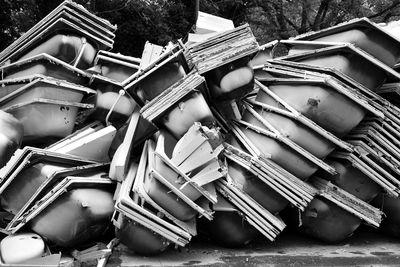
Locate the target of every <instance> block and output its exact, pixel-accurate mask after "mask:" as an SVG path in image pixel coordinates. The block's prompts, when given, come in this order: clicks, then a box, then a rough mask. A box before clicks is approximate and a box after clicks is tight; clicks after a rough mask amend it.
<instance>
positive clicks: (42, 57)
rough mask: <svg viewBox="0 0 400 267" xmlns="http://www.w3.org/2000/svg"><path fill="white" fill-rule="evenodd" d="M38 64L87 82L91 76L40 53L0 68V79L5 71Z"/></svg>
mask: <svg viewBox="0 0 400 267" xmlns="http://www.w3.org/2000/svg"><path fill="white" fill-rule="evenodd" d="M40 62H44V63H47V64H56V65H57V66H58V67H59V68H61V69H63V71H66V72H69V73H73V74H74V75H75V76H77V77H83V78H86V79H87V80H88V81H89V80H90V77H91V75H89V74H88V73H87V72H85V71H83V70H80V69H78V68H76V67H74V66H72V65H70V64H68V63H66V62H64V61H62V60H59V59H57V58H55V57H53V56H51V55H48V54H44V53H42V54H38V55H35V56H32V57H30V58H26V59H23V60H20V61H18V62H14V63H11V64H8V65H3V66H0V72H1V79H4V76H5V73H7V71H10V70H13V69H19V68H21V67H23V66H24V65H31V64H34V63H40ZM15 73H18V71H16V72H14V74H15ZM5 77H6V78H7V76H5ZM18 78H19V77H18ZM23 78H26V77H23ZM10 80H11V79H10Z"/></svg>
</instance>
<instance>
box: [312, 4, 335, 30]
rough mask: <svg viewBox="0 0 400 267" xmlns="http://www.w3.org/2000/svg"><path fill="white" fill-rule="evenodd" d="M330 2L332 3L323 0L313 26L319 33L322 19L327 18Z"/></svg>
mask: <svg viewBox="0 0 400 267" xmlns="http://www.w3.org/2000/svg"><path fill="white" fill-rule="evenodd" d="M330 2H331V0H322V1H321V4H320V5H319V8H318V12H317V15H316V16H315V19H314V23H313V26H312V28H313V30H314V31H318V30H320V29H321V22H322V18H323V17H325V16H326V12H327V10H328V7H329V3H330ZM324 14H325V15H324Z"/></svg>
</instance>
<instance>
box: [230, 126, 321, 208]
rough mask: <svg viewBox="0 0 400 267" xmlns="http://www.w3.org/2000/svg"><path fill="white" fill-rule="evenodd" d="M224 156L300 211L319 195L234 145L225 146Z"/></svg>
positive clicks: (299, 181)
mask: <svg viewBox="0 0 400 267" xmlns="http://www.w3.org/2000/svg"><path fill="white" fill-rule="evenodd" d="M239 131H240V129H239ZM224 155H225V157H226V158H227V159H228V160H230V161H232V162H235V163H236V164H238V165H239V166H241V167H242V168H244V169H246V170H247V171H249V172H251V173H252V174H253V175H255V176H256V177H257V178H258V179H260V180H261V181H262V182H263V183H265V184H266V185H267V186H269V187H270V188H271V189H273V190H274V191H275V192H277V193H278V194H279V195H281V196H282V197H283V198H285V199H286V200H287V201H289V202H290V203H291V204H292V205H294V206H295V207H297V208H298V209H300V210H304V209H305V208H306V207H307V205H308V204H309V203H310V202H311V201H312V199H313V198H314V196H315V195H316V193H317V192H316V191H315V190H314V189H313V188H312V187H310V186H308V185H307V184H306V183H304V182H302V181H301V180H300V179H298V178H296V177H294V176H286V175H282V174H281V173H279V171H278V170H277V168H276V167H275V168H273V167H272V166H269V165H268V164H267V162H266V160H261V159H259V158H257V157H254V156H252V155H250V154H248V153H246V152H244V151H242V150H240V149H239V148H236V147H234V146H232V145H229V144H225V152H224Z"/></svg>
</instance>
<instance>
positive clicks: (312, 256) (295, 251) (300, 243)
mask: <svg viewBox="0 0 400 267" xmlns="http://www.w3.org/2000/svg"><path fill="white" fill-rule="evenodd" d="M115 266H132V267H133V266H238V267H239V266H400V239H396V238H392V237H389V236H385V235H383V234H380V233H377V232H375V231H371V229H367V228H364V229H360V230H359V231H357V232H356V233H355V234H354V235H353V236H352V237H350V238H348V239H347V240H346V241H345V242H342V243H340V244H335V245H326V244H323V243H321V242H319V241H317V240H315V239H311V238H308V237H305V236H303V235H300V234H297V233H292V232H286V233H285V232H284V233H282V234H281V236H279V237H278V239H277V240H276V241H275V242H274V243H270V242H268V241H265V240H259V241H257V242H255V243H253V244H251V245H249V246H247V247H245V248H242V249H226V248H221V247H219V246H218V245H215V244H213V243H211V242H205V240H200V239H197V240H194V241H193V242H191V243H190V245H189V246H188V247H186V248H183V249H180V250H177V249H169V250H168V251H166V252H164V253H163V254H161V255H159V256H154V257H143V256H138V255H135V254H133V253H131V252H129V250H128V249H127V248H126V247H124V246H123V245H119V246H118V247H116V249H115V250H114V253H113V255H112V257H111V258H110V259H109V261H108V264H107V267H115Z"/></svg>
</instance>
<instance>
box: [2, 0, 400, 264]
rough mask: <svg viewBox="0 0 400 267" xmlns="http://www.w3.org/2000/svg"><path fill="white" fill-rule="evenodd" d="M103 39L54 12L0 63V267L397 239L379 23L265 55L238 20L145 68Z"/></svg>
mask: <svg viewBox="0 0 400 267" xmlns="http://www.w3.org/2000/svg"><path fill="white" fill-rule="evenodd" d="M115 30H116V27H115V26H113V25H111V24H110V23H109V22H107V21H105V20H103V19H101V18H99V17H97V16H94V15H92V14H91V13H89V12H88V11H87V10H85V9H84V8H83V7H81V6H79V5H77V4H75V3H74V2H72V1H65V2H64V3H62V4H61V5H60V6H59V7H57V8H56V9H55V10H54V11H52V12H51V13H50V14H49V15H48V16H46V17H45V18H44V19H43V20H42V21H40V22H39V23H38V24H37V25H35V26H34V27H33V28H32V29H31V30H29V31H28V32H26V33H25V34H23V35H22V36H21V37H20V38H19V39H17V40H16V41H15V42H14V43H13V44H12V45H10V46H9V47H8V48H6V49H5V50H4V51H2V52H1V53H0V62H1V66H0V70H1V75H2V76H1V79H2V80H1V81H0V83H1V88H0V109H1V112H0V125H1V127H0V129H1V143H0V153H1V154H0V163H1V165H2V166H1V167H2V169H1V170H0V204H1V208H2V213H1V218H0V219H1V220H0V223H1V225H0V227H1V232H2V233H3V234H4V235H3V239H2V241H1V243H0V254H1V261H2V262H3V263H7V264H11V263H21V264H28V265H29V264H33V263H35V264H39V265H42V266H58V265H59V264H60V261H62V260H61V254H59V253H58V252H59V251H62V252H66V253H67V254H68V253H69V254H68V255H70V256H71V259H72V260H75V261H77V262H84V261H88V260H93V259H96V260H97V261H98V262H97V263H98V266H105V264H106V259H107V257H108V256H109V255H110V254H111V251H112V247H113V246H114V245H116V244H117V243H118V242H121V243H122V244H124V245H126V246H127V247H128V248H130V249H131V250H132V251H133V252H135V253H138V254H144V255H153V254H158V253H161V252H163V251H164V250H166V248H168V247H172V246H175V247H179V246H180V247H184V246H185V245H187V244H189V242H190V241H191V239H192V237H194V236H196V235H197V234H198V232H199V233H201V234H206V235H208V236H209V237H211V239H213V240H214V241H216V242H218V243H220V244H222V245H224V246H228V247H240V246H243V245H246V244H248V243H249V242H251V241H252V240H254V239H256V238H258V237H259V236H260V235H263V236H264V237H265V238H266V239H267V240H269V241H274V240H275V239H276V238H278V236H279V234H280V233H281V232H282V231H283V230H284V229H285V227H286V226H287V225H295V226H296V227H298V230H299V231H301V232H304V233H306V234H308V235H310V236H313V237H316V238H319V239H321V240H323V241H326V242H338V241H341V240H343V239H345V238H347V237H348V236H350V235H352V233H353V232H354V231H355V230H356V229H357V228H358V227H359V226H360V225H361V224H362V223H364V224H368V225H370V226H373V227H376V228H378V227H380V228H381V229H382V230H384V231H387V232H389V233H391V234H394V235H397V236H399V233H400V228H399V223H400V222H399V216H398V211H399V210H400V200H399V194H400V179H399V177H400V176H399V174H400V169H399V166H400V164H399V163H400V141H399V140H400V139H399V135H400V131H399V130H400V109H399V107H398V105H399V103H400V101H399V100H398V97H399V96H398V94H399V92H400V87H399V80H400V74H399V73H398V72H397V71H396V69H399V66H398V65H396V64H397V62H398V61H399V57H400V42H399V41H398V40H397V39H396V38H395V37H393V36H392V35H391V34H390V33H389V32H390V29H384V28H382V27H380V26H377V25H376V24H374V23H372V22H370V21H369V20H368V19H357V20H353V21H349V22H347V23H344V24H341V25H338V26H334V27H332V28H328V29H325V30H322V31H319V32H312V33H308V34H305V35H301V36H297V37H295V38H293V39H290V40H282V41H274V42H271V43H268V44H265V45H262V46H259V44H258V43H257V41H256V39H255V38H254V36H253V34H252V32H251V30H250V28H249V26H248V25H243V26H240V27H237V28H233V27H230V28H229V29H225V31H222V32H216V33H212V34H210V33H207V34H204V35H201V34H200V33H197V34H192V35H191V36H190V35H189V39H191V40H192V41H190V40H189V41H190V42H189V41H188V42H186V43H183V42H182V41H177V42H171V43H169V44H168V45H167V46H165V47H161V46H158V45H154V44H150V43H146V45H145V47H144V50H143V55H142V58H141V59H138V58H134V57H130V56H124V55H121V54H118V53H114V52H110V51H109V50H111V49H112V46H113V38H114V37H115V34H114V32H115ZM198 32H200V31H198ZM205 32H207V31H205ZM202 36H203V37H202ZM194 39H196V41H193V40H194ZM384 215H386V216H384ZM282 218H283V219H282ZM114 237H115V238H114ZM107 238H108V239H107ZM104 239H107V241H110V240H111V241H110V242H109V243H108V244H107V245H105V244H103V243H98V244H97V245H96V246H94V247H90V244H93V242H99V241H102V242H104ZM16 248H18V249H16ZM21 248H26V249H21ZM63 260H64V261H65V257H63Z"/></svg>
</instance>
